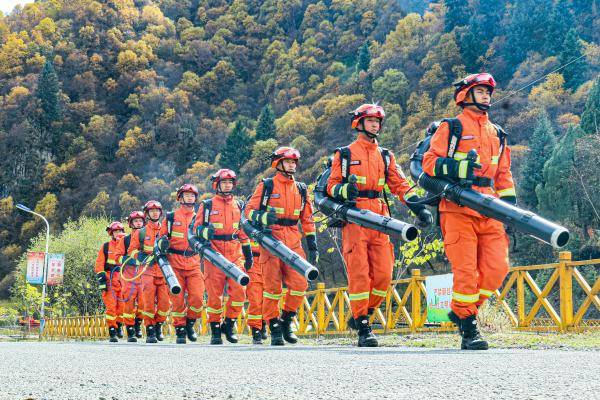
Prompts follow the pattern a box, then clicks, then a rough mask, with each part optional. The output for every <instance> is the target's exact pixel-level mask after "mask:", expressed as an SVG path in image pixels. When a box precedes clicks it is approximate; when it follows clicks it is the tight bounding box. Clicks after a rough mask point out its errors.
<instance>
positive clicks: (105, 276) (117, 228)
mask: <svg viewBox="0 0 600 400" xmlns="http://www.w3.org/2000/svg"><path fill="white" fill-rule="evenodd" d="M106 232H107V233H108V235H109V236H110V240H109V241H108V242H106V243H104V244H103V245H102V247H101V248H100V250H99V251H98V257H96V265H95V267H94V272H95V273H96V278H97V280H98V288H99V289H100V290H102V301H103V302H104V306H105V308H106V311H105V315H106V325H108V334H109V336H110V339H109V341H110V342H118V341H119V340H118V339H117V337H119V338H122V337H123V333H122V331H121V325H122V314H123V303H122V302H121V281H120V279H119V271H120V264H119V263H118V259H117V254H118V253H117V246H118V244H119V239H120V238H121V237H122V236H124V235H125V227H123V224H122V223H120V222H119V221H114V222H111V223H110V224H109V225H108V226H107V227H106ZM119 331H121V332H119Z"/></svg>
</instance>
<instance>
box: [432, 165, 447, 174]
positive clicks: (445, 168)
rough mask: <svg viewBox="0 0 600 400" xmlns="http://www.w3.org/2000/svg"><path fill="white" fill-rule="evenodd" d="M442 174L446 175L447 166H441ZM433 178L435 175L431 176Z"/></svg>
mask: <svg viewBox="0 0 600 400" xmlns="http://www.w3.org/2000/svg"><path fill="white" fill-rule="evenodd" d="M442 172H443V174H444V175H448V164H444V165H442ZM433 176H435V174H433Z"/></svg>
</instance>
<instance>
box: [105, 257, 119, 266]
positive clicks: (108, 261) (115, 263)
mask: <svg viewBox="0 0 600 400" xmlns="http://www.w3.org/2000/svg"><path fill="white" fill-rule="evenodd" d="M106 263H107V264H112V265H117V261H115V260H114V259H112V258H109V259H108V260H106Z"/></svg>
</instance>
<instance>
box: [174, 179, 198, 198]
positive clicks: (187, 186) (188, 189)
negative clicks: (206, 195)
mask: <svg viewBox="0 0 600 400" xmlns="http://www.w3.org/2000/svg"><path fill="white" fill-rule="evenodd" d="M184 192H190V193H194V194H195V195H196V199H197V198H198V196H199V195H200V193H199V192H198V188H197V187H196V186H194V185H192V184H191V183H186V184H185V185H182V186H181V187H180V188H179V189H177V199H179V198H180V197H181V196H182V195H183V193H184Z"/></svg>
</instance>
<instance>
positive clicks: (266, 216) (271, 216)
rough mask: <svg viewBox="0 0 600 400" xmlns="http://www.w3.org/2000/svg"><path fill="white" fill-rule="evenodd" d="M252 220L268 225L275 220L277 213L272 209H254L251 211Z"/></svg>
mask: <svg viewBox="0 0 600 400" xmlns="http://www.w3.org/2000/svg"><path fill="white" fill-rule="evenodd" d="M252 220H253V221H254V222H257V223H259V224H261V225H263V226H270V225H273V224H275V223H276V222H277V220H278V218H277V214H275V213H274V212H273V211H270V210H269V211H262V212H261V211H255V212H253V213H252Z"/></svg>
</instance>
